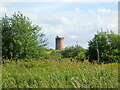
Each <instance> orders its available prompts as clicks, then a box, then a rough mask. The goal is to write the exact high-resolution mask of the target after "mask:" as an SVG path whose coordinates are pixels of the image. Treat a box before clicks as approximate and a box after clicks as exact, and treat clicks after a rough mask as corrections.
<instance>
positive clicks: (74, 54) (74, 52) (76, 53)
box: [61, 45, 86, 61]
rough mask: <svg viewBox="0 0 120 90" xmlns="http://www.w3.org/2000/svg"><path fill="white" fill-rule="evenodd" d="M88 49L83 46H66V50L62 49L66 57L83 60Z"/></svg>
mask: <svg viewBox="0 0 120 90" xmlns="http://www.w3.org/2000/svg"><path fill="white" fill-rule="evenodd" d="M85 52H86V50H85V49H84V48H82V47H81V46H78V45H76V46H70V47H66V48H65V50H63V51H61V53H62V56H63V57H64V58H75V59H77V60H79V61H83V60H84V59H85V58H86V57H85Z"/></svg>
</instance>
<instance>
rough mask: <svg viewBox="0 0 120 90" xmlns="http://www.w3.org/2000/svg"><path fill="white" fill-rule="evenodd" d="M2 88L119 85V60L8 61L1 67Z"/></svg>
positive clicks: (115, 86)
mask: <svg viewBox="0 0 120 90" xmlns="http://www.w3.org/2000/svg"><path fill="white" fill-rule="evenodd" d="M2 82H3V85H2V87H3V88H118V64H117V63H112V64H102V65H97V64H94V65H93V64H90V63H89V62H87V61H85V62H84V63H82V62H75V61H74V62H73V61H72V62H71V61H69V60H68V59H65V60H61V61H56V60H45V61H29V62H25V61H19V62H17V63H16V62H15V61H11V62H8V63H6V64H4V66H3V69H2Z"/></svg>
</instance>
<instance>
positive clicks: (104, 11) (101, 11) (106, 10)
mask: <svg viewBox="0 0 120 90" xmlns="http://www.w3.org/2000/svg"><path fill="white" fill-rule="evenodd" d="M97 12H99V13H110V12H111V10H110V9H104V8H103V9H97Z"/></svg>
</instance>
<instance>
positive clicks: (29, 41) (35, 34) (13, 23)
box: [2, 12, 47, 59]
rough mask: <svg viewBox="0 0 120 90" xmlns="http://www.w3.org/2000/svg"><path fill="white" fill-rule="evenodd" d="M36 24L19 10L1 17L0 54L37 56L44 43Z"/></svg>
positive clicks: (39, 55)
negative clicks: (0, 42) (0, 49)
mask: <svg viewBox="0 0 120 90" xmlns="http://www.w3.org/2000/svg"><path fill="white" fill-rule="evenodd" d="M40 31H41V28H40V27H39V26H38V25H33V24H32V23H31V22H30V20H29V18H28V17H25V16H24V15H23V14H21V13H20V12H18V13H14V14H13V16H12V17H8V16H6V15H5V17H3V18H2V56H3V58H8V59H18V58H39V57H41V53H42V52H41V50H42V49H41V48H43V47H44V46H45V45H47V43H46V39H44V36H45V35H44V34H43V33H41V32H40Z"/></svg>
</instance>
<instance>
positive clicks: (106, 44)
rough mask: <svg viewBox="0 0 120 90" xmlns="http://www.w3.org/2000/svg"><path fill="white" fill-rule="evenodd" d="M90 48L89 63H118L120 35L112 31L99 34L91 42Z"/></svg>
mask: <svg viewBox="0 0 120 90" xmlns="http://www.w3.org/2000/svg"><path fill="white" fill-rule="evenodd" d="M88 43H89V48H88V54H89V61H90V62H92V61H94V60H97V62H98V63H100V62H105V63H109V62H118V60H119V58H120V57H119V52H118V35H116V34H114V33H113V32H112V31H107V32H103V31H101V32H97V34H95V36H94V38H93V39H92V40H90V41H89V42H88Z"/></svg>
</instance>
